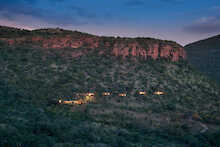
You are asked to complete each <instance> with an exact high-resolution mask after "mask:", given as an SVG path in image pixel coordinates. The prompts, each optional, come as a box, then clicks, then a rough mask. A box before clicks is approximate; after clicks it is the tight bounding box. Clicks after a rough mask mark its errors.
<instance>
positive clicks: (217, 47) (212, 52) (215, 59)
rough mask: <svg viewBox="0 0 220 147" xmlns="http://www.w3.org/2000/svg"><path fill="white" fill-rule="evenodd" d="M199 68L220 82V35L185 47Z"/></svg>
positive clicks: (189, 57) (191, 59) (193, 63)
mask: <svg viewBox="0 0 220 147" xmlns="http://www.w3.org/2000/svg"><path fill="white" fill-rule="evenodd" d="M184 48H185V49H186V51H187V55H188V59H189V61H190V62H191V63H192V65H194V66H195V67H196V68H197V69H199V70H200V71H202V72H203V73H205V74H207V75H208V76H210V77H212V78H213V79H216V80H217V81H218V82H220V65H219V63H220V35H218V36H214V37H211V38H208V39H205V40H201V41H198V42H194V43H191V44H189V45H186V46H185V47H184Z"/></svg>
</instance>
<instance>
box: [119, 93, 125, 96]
mask: <svg viewBox="0 0 220 147" xmlns="http://www.w3.org/2000/svg"><path fill="white" fill-rule="evenodd" d="M118 96H127V94H126V93H119V94H118Z"/></svg>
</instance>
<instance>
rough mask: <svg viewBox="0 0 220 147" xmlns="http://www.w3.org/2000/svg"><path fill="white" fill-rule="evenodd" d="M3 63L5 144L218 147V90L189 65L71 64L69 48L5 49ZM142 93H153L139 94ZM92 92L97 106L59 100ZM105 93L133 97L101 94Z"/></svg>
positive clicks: (0, 118) (0, 91)
mask: <svg viewBox="0 0 220 147" xmlns="http://www.w3.org/2000/svg"><path fill="white" fill-rule="evenodd" d="M0 63H1V66H0V108H1V111H0V132H1V133H0V146H27V147H29V146H65V145H66V146H68V145H69V146H74V145H75V146H76V145H81V146H218V145H219V143H220V142H219V140H220V136H219V126H220V117H219V116H220V109H219V107H220V98H219V94H220V88H219V86H218V85H217V84H216V83H214V82H213V81H211V80H209V79H208V78H207V77H205V76H203V75H202V74H200V73H199V72H197V71H195V70H194V69H192V68H191V66H189V64H188V63H186V62H184V61H182V62H175V63H174V62H170V61H168V60H151V59H148V60H145V61H143V60H138V59H137V60H134V58H128V59H126V60H122V59H120V57H118V58H117V57H110V56H109V57H107V56H97V55H96V54H87V55H85V56H81V57H79V58H75V59H73V58H69V57H68V50H54V49H30V48H25V47H23V48H16V49H15V48H14V49H10V48H7V49H6V48H1V49H0ZM143 89H144V90H146V91H147V96H143V97H140V96H138V95H136V92H137V91H138V90H143ZM89 90H95V91H96V92H97V94H96V101H95V102H94V103H91V104H86V105H81V106H64V105H56V104H54V102H53V100H56V101H57V100H58V99H59V97H63V96H65V97H68V96H72V95H73V92H76V91H79V92H80V91H81V92H82V91H83V92H87V91H89ZM106 90H108V91H112V92H124V91H126V92H128V96H127V97H118V96H117V95H113V96H110V97H102V96H101V95H100V92H103V91H106ZM156 90H160V91H164V92H165V93H166V94H165V95H162V96H157V95H153V94H152V93H153V92H154V91H156ZM207 128H208V130H207Z"/></svg>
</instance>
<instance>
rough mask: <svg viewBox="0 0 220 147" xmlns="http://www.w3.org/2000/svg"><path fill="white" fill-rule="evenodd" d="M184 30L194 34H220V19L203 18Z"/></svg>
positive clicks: (213, 17) (215, 17) (214, 17)
mask: <svg viewBox="0 0 220 147" xmlns="http://www.w3.org/2000/svg"><path fill="white" fill-rule="evenodd" d="M183 30H184V31H185V32H187V33H194V34H207V33H220V17H217V16H212V17H202V18H200V19H199V20H197V21H196V22H195V23H194V24H191V25H189V26H186V27H185V28H184V29H183Z"/></svg>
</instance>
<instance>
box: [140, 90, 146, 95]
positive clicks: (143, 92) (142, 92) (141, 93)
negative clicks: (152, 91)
mask: <svg viewBox="0 0 220 147" xmlns="http://www.w3.org/2000/svg"><path fill="white" fill-rule="evenodd" d="M139 94H140V95H146V94H147V93H146V92H145V91H140V92H139Z"/></svg>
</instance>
